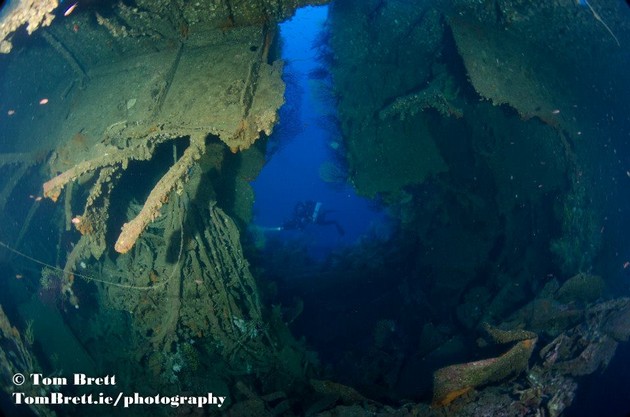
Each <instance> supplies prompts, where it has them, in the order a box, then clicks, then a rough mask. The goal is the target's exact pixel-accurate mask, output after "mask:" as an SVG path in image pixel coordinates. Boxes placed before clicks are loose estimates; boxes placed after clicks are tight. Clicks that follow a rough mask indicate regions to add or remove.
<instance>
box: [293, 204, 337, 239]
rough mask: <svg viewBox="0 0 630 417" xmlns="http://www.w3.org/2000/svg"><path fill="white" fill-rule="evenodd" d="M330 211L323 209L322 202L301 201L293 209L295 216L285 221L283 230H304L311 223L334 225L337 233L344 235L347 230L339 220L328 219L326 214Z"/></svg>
mask: <svg viewBox="0 0 630 417" xmlns="http://www.w3.org/2000/svg"><path fill="white" fill-rule="evenodd" d="M330 212H331V210H322V203H321V202H319V201H317V202H316V201H312V200H308V201H300V202H298V203H297V204H296V205H295V207H294V209H293V217H291V219H290V220H288V221H286V222H284V224H283V225H282V228H281V230H304V229H305V228H306V226H308V225H309V224H316V225H320V226H329V225H333V226H335V228H336V229H337V233H339V234H340V235H341V236H343V235H344V234H345V231H344V230H343V227H341V225H340V224H339V222H338V221H336V220H328V219H326V214H327V213H330Z"/></svg>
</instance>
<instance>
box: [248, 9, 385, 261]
mask: <svg viewBox="0 0 630 417" xmlns="http://www.w3.org/2000/svg"><path fill="white" fill-rule="evenodd" d="M327 15H328V8H327V7H307V8H303V9H300V10H298V11H297V13H296V15H295V16H294V17H293V18H292V19H291V20H290V21H288V22H286V23H284V24H282V25H281V27H280V30H281V37H282V58H283V60H284V61H285V71H284V74H285V75H284V77H285V80H286V81H287V82H286V84H287V89H286V92H285V99H286V102H287V103H290V104H285V106H283V107H282V109H281V110H280V124H279V126H278V127H277V128H276V130H275V131H274V133H273V134H272V135H271V138H270V142H269V148H270V149H272V150H273V153H271V152H270V154H269V155H268V163H267V164H266V165H265V167H264V168H263V170H262V172H261V173H260V175H259V176H258V178H257V179H256V180H255V181H254V182H253V184H252V185H253V187H254V190H255V193H256V201H255V204H254V224H255V225H257V226H259V227H264V228H267V227H268V228H273V227H279V226H281V225H282V224H283V223H284V222H285V221H287V220H289V219H290V218H291V217H292V214H293V209H294V207H295V205H296V204H297V203H298V202H300V201H307V200H314V201H319V202H321V203H322V209H323V210H326V211H328V212H327V214H326V219H327V220H335V221H337V222H338V223H339V224H340V225H341V226H342V228H343V229H344V231H345V234H343V235H341V234H339V233H338V231H337V229H336V227H335V226H334V225H327V226H323V225H309V226H308V227H306V229H305V230H302V231H287V230H284V231H280V232H274V231H267V232H266V233H267V235H268V237H279V238H281V239H296V240H299V241H300V242H306V244H307V246H308V250H309V253H310V254H311V255H313V256H314V257H321V256H325V255H327V254H328V253H330V252H331V251H333V250H335V249H339V248H342V247H346V246H348V245H352V244H355V243H356V242H357V241H358V240H359V239H360V238H361V237H362V236H366V235H369V236H370V238H374V237H381V238H382V237H385V236H386V235H387V233H388V230H389V227H388V226H387V218H386V216H385V214H384V213H382V212H380V211H379V210H378V209H377V208H375V206H376V205H375V203H374V202H372V201H370V200H367V199H364V198H361V197H359V196H357V195H356V194H355V193H354V190H353V188H352V186H351V185H350V184H336V185H331V184H330V183H327V182H324V181H323V180H322V179H321V178H320V176H319V169H320V166H321V164H322V163H324V162H326V161H333V160H334V159H335V151H334V150H333V148H332V147H331V143H333V142H337V141H340V132H339V131H338V129H337V127H336V126H335V124H334V123H333V122H331V121H330V120H331V117H330V116H331V115H332V114H331V112H333V111H334V110H333V109H332V108H331V106H330V105H328V104H327V102H326V93H325V91H323V90H324V89H325V86H324V85H323V84H322V81H321V80H313V79H310V78H309V73H310V72H311V71H313V70H314V69H316V68H321V66H322V63H321V62H320V60H318V49H317V48H316V47H315V43H316V40H317V37H318V35H319V34H320V33H321V31H322V30H323V26H324V24H325V22H326V19H327Z"/></svg>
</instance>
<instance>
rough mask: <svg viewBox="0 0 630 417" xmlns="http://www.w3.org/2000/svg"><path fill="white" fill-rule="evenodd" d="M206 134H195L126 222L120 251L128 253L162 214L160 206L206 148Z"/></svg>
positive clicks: (118, 246)
mask: <svg viewBox="0 0 630 417" xmlns="http://www.w3.org/2000/svg"><path fill="white" fill-rule="evenodd" d="M204 140H205V136H204V135H200V134H197V135H193V136H191V138H190V146H189V147H188V148H187V149H186V151H184V154H183V155H182V157H181V158H180V159H179V160H178V161H177V162H176V163H175V165H173V166H172V167H171V169H169V171H168V172H167V173H166V174H165V175H164V176H163V177H162V178H161V179H160V181H158V183H157V184H156V185H155V187H154V188H153V190H151V194H149V197H148V198H147V201H146V202H145V203H144V206H143V207H142V210H140V213H139V214H138V215H137V216H136V217H135V218H134V219H133V220H131V221H130V222H128V223H125V224H124V226H123V228H122V232H121V233H120V236H119V237H118V240H117V241H116V245H115V246H114V249H116V252H119V253H126V252H127V251H129V249H131V248H132V247H133V245H134V244H135V243H136V241H137V240H138V238H139V237H140V234H141V233H142V232H143V231H144V229H146V227H147V226H148V225H149V223H151V222H152V221H153V220H155V219H156V218H157V217H158V216H159V215H160V208H161V207H162V206H163V205H164V203H166V202H167V201H168V196H169V194H170V193H171V192H172V191H173V190H175V189H176V188H178V187H181V186H182V185H183V183H184V182H185V180H186V177H187V175H188V172H189V170H190V168H192V166H193V165H194V164H195V161H197V160H198V159H199V158H200V157H201V155H202V154H203V153H204V150H205V143H204Z"/></svg>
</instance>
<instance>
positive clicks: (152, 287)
mask: <svg viewBox="0 0 630 417" xmlns="http://www.w3.org/2000/svg"><path fill="white" fill-rule="evenodd" d="M180 213H182V215H181V220H180V228H179V230H180V242H179V254H178V255H177V262H176V263H175V265H173V270H172V271H171V274H170V275H169V276H168V278H167V279H166V280H164V281H162V282H160V283H158V284H154V285H146V286H136V285H131V284H121V283H118V282H112V281H106V280H103V279H99V278H94V277H93V276H90V275H85V274H80V273H78V272H66V271H64V270H63V269H62V268H59V267H57V266H53V265H50V264H48V263H46V262H43V261H40V260H39V259H36V258H33V257H32V256H30V255H27V254H25V253H23V252H20V251H19V250H17V249H14V248H12V247H11V246H9V245H7V244H6V243H4V242H3V241H1V240H0V246H2V247H3V248H5V249H6V250H8V251H10V252H13V253H14V254H16V255H18V256H21V257H22V258H24V259H28V260H29V261H31V262H34V263H36V264H38V265H42V266H45V267H47V268H50V269H52V270H54V271H57V272H60V273H62V274H64V275H70V274H72V275H74V276H75V277H79V278H81V279H84V280H85V281H88V282H89V281H94V282H98V283H101V284H105V285H111V286H113V287H118V288H125V289H130V290H155V289H158V288H161V287H163V286H164V285H166V283H168V282H169V281H170V280H171V279H172V278H173V277H174V276H175V272H177V267H178V266H179V262H180V261H181V259H182V253H183V252H184V227H183V226H184V214H183V212H182V210H181V209H180ZM113 276H118V277H119V278H123V277H122V276H120V275H113Z"/></svg>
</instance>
